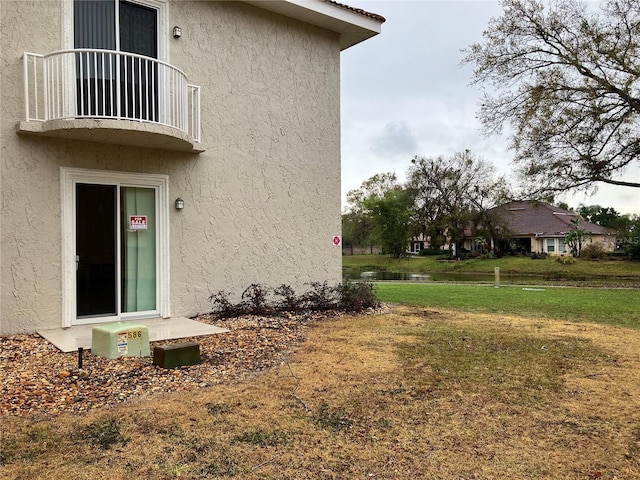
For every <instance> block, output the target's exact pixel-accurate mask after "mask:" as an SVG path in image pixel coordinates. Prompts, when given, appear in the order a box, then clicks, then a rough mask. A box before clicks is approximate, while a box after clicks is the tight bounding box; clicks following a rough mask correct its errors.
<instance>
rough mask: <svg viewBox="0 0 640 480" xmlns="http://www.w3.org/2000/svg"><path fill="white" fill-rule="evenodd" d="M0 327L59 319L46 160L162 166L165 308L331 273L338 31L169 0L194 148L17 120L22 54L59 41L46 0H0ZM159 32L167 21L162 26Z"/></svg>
mask: <svg viewBox="0 0 640 480" xmlns="http://www.w3.org/2000/svg"><path fill="white" fill-rule="evenodd" d="M0 12H1V15H2V34H1V35H2V37H1V39H2V45H3V49H2V92H1V95H2V124H1V126H2V128H1V140H2V159H1V164H2V178H1V180H0V182H1V185H0V186H1V196H2V224H1V229H2V230H1V233H2V251H1V254H2V258H1V260H2V261H1V266H0V268H1V277H2V291H1V292H0V294H1V298H2V304H1V310H0V321H1V322H2V326H1V330H0V331H1V332H2V333H14V332H23V331H25V332H29V331H34V330H36V329H41V328H56V327H58V326H60V324H61V302H62V298H61V297H62V294H63V292H62V286H61V279H60V273H61V235H62V233H61V222H60V210H61V199H60V167H62V166H67V167H77V168H87V169H100V170H115V171H129V172H149V173H163V174H167V175H169V187H170V195H169V197H170V202H169V203H170V204H172V203H173V200H174V199H175V198H176V197H178V196H179V197H181V198H183V199H184V201H185V208H184V210H182V211H176V210H174V209H173V208H172V206H171V205H167V206H166V207H167V208H169V209H170V256H171V258H170V265H171V266H170V274H171V312H172V315H192V314H195V313H198V312H202V311H206V310H208V309H209V308H210V304H209V302H208V301H207V297H208V296H209V295H211V294H212V293H216V292H218V291H219V290H226V291H228V292H232V293H233V294H234V295H239V294H240V293H241V292H242V290H243V289H244V288H245V287H246V286H248V285H249V284H250V283H253V282H256V283H261V284H264V285H268V286H277V285H279V284H282V283H286V284H290V285H292V286H293V287H296V288H302V286H303V284H304V283H305V282H310V281H324V280H327V281H329V282H338V281H340V272H341V269H340V264H341V252H340V249H339V248H336V247H334V246H333V245H332V244H331V236H332V235H333V234H336V233H339V232H340V138H339V42H338V38H337V36H336V35H335V34H332V33H330V32H327V31H324V30H321V29H318V28H315V27H311V26H307V25H304V24H302V23H299V22H297V21H294V20H291V19H287V18H285V17H280V16H277V15H274V14H271V13H268V12H265V11H262V10H260V9H257V8H255V7H251V6H248V5H245V4H242V3H235V2H203V1H195V2H186V1H179V2H178V1H175V2H170V3H169V8H168V24H169V25H170V26H171V27H172V26H173V25H180V26H181V27H182V30H183V36H182V38H180V39H179V40H175V39H173V38H170V41H169V59H168V60H169V62H170V63H172V64H173V65H175V66H177V67H179V68H181V69H182V70H183V71H185V73H186V74H187V77H188V79H189V82H190V83H193V84H196V85H200V86H201V88H202V90H201V92H202V141H203V144H204V145H205V146H206V149H207V150H206V151H205V152H204V153H201V154H199V155H197V154H190V153H181V152H167V151H160V150H149V149H142V148H132V147H124V146H116V145H105V144H97V143H91V142H81V141H68V140H61V139H53V138H38V137H31V136H26V135H17V134H16V133H15V126H16V124H17V123H18V122H19V121H20V120H23V119H24V118H23V117H24V114H23V101H22V58H21V57H22V53H23V52H24V51H31V52H35V53H46V52H50V51H53V50H57V49H60V48H62V43H63V42H62V13H61V12H62V9H61V4H60V3H59V2H53V1H50V2H42V1H34V2H26V1H19V2H0ZM169 33H170V32H167V35H169Z"/></svg>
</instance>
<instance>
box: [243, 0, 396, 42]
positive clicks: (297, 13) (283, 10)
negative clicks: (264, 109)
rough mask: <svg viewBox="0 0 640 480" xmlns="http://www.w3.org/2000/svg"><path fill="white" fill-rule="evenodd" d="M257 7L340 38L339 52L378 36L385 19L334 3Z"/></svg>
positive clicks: (274, 0)
mask: <svg viewBox="0 0 640 480" xmlns="http://www.w3.org/2000/svg"><path fill="white" fill-rule="evenodd" d="M245 3H249V4H251V5H253V6H255V7H258V8H262V9H264V10H269V11H271V12H274V13H278V14H280V15H284V16H285V17H290V18H295V19H296V20H300V21H303V22H306V23H309V24H311V25H315V26H318V27H321V28H324V29H327V30H330V31H332V32H336V33H338V34H340V50H345V49H347V48H349V47H352V46H353V45H356V44H358V43H360V42H363V41H364V40H367V39H368V38H371V37H373V36H375V35H378V34H379V33H380V32H381V26H382V24H383V23H384V22H385V18H384V17H383V16H381V15H378V14H375V13H371V12H367V11H366V10H362V9H361V8H354V7H350V6H348V5H345V4H343V3H339V2H336V1H334V0H286V1H281V0H269V1H265V0H252V1H245Z"/></svg>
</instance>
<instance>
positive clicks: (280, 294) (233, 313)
mask: <svg viewBox="0 0 640 480" xmlns="http://www.w3.org/2000/svg"><path fill="white" fill-rule="evenodd" d="M307 285H309V288H308V289H307V290H306V291H305V292H303V293H300V294H298V293H296V292H295V291H294V289H293V288H291V286H289V285H280V286H279V287H277V288H273V289H272V288H268V287H265V286H263V285H259V284H255V283H252V284H251V285H249V286H248V287H247V288H246V289H245V290H244V292H242V295H241V298H240V301H238V302H236V303H234V302H232V301H230V300H229V298H230V296H231V294H230V293H229V292H226V291H224V290H221V291H219V292H218V293H216V294H213V295H211V296H210V297H209V301H210V302H211V303H212V306H213V309H212V311H211V313H212V314H214V315H215V316H217V317H219V318H230V317H239V316H242V315H259V316H272V315H278V314H281V313H284V312H290V313H305V312H329V311H336V312H337V311H340V312H353V313H357V312H363V311H365V310H368V309H372V308H378V307H379V306H380V302H379V301H378V299H377V297H376V294H375V288H374V285H373V284H371V283H351V282H346V283H338V284H337V285H329V284H328V283H327V282H323V283H320V282H313V283H309V284H307Z"/></svg>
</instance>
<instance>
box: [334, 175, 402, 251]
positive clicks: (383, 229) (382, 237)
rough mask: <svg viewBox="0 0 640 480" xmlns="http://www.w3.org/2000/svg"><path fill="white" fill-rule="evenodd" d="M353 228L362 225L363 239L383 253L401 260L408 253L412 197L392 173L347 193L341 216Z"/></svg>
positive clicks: (369, 181)
mask: <svg viewBox="0 0 640 480" xmlns="http://www.w3.org/2000/svg"><path fill="white" fill-rule="evenodd" d="M345 216H349V217H350V221H351V222H352V224H353V223H354V222H356V221H357V222H360V223H361V224H362V225H365V226H366V227H365V229H366V235H365V234H364V233H363V234H362V235H363V237H364V238H366V239H368V240H370V241H373V242H375V243H377V244H378V245H380V246H381V247H382V249H383V250H384V251H385V252H386V253H388V254H390V255H392V256H394V257H400V256H402V255H404V254H405V253H406V251H407V242H408V239H409V232H410V229H411V222H412V210H411V197H410V196H409V195H408V193H407V191H406V190H405V189H404V188H403V186H402V185H401V184H400V183H398V177H397V176H396V174H395V173H391V172H387V173H381V174H380V173H379V174H375V175H374V176H372V177H371V178H369V179H367V180H365V181H364V182H362V185H361V186H360V188H358V189H354V190H350V191H349V192H348V193H347V209H346V212H345V214H343V219H344V218H345Z"/></svg>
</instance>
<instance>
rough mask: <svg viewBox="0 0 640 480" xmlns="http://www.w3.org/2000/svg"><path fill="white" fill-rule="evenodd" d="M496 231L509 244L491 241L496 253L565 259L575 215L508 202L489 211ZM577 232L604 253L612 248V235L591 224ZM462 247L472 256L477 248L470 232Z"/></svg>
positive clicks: (550, 207) (538, 204)
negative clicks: (567, 239) (538, 255)
mask: <svg viewBox="0 0 640 480" xmlns="http://www.w3.org/2000/svg"><path fill="white" fill-rule="evenodd" d="M490 214H491V215H492V216H493V218H494V222H495V224H496V228H498V229H502V230H503V231H504V232H505V233H507V235H508V238H509V240H507V241H505V240H501V241H498V240H495V239H493V240H492V244H491V245H490V247H491V248H492V249H493V250H497V251H501V252H504V251H508V250H514V249H515V250H516V251H519V252H522V253H547V254H549V255H568V254H569V247H568V246H567V245H566V243H565V235H566V234H567V233H568V232H570V231H571V230H573V229H575V228H576V225H575V220H576V218H577V215H576V213H575V212H571V211H569V210H564V209H562V208H559V207H555V206H553V205H550V204H548V203H543V202H533V201H529V202H511V203H507V204H505V205H501V206H499V207H496V208H494V209H492V210H491V211H490ZM577 228H579V229H581V230H584V231H585V232H586V234H587V235H588V240H587V243H595V244H599V245H600V246H601V247H602V249H603V250H604V251H606V252H610V251H613V250H614V248H615V245H616V237H615V232H614V231H613V230H611V229H608V228H605V227H602V226H600V225H596V224H594V223H590V222H586V221H583V220H581V221H579V222H578V224H577ZM464 247H465V248H466V249H467V250H470V251H472V252H476V251H479V250H480V249H481V246H480V245H478V242H477V240H476V238H475V237H474V236H472V235H471V232H469V234H468V235H467V238H466V239H465V244H464Z"/></svg>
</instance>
